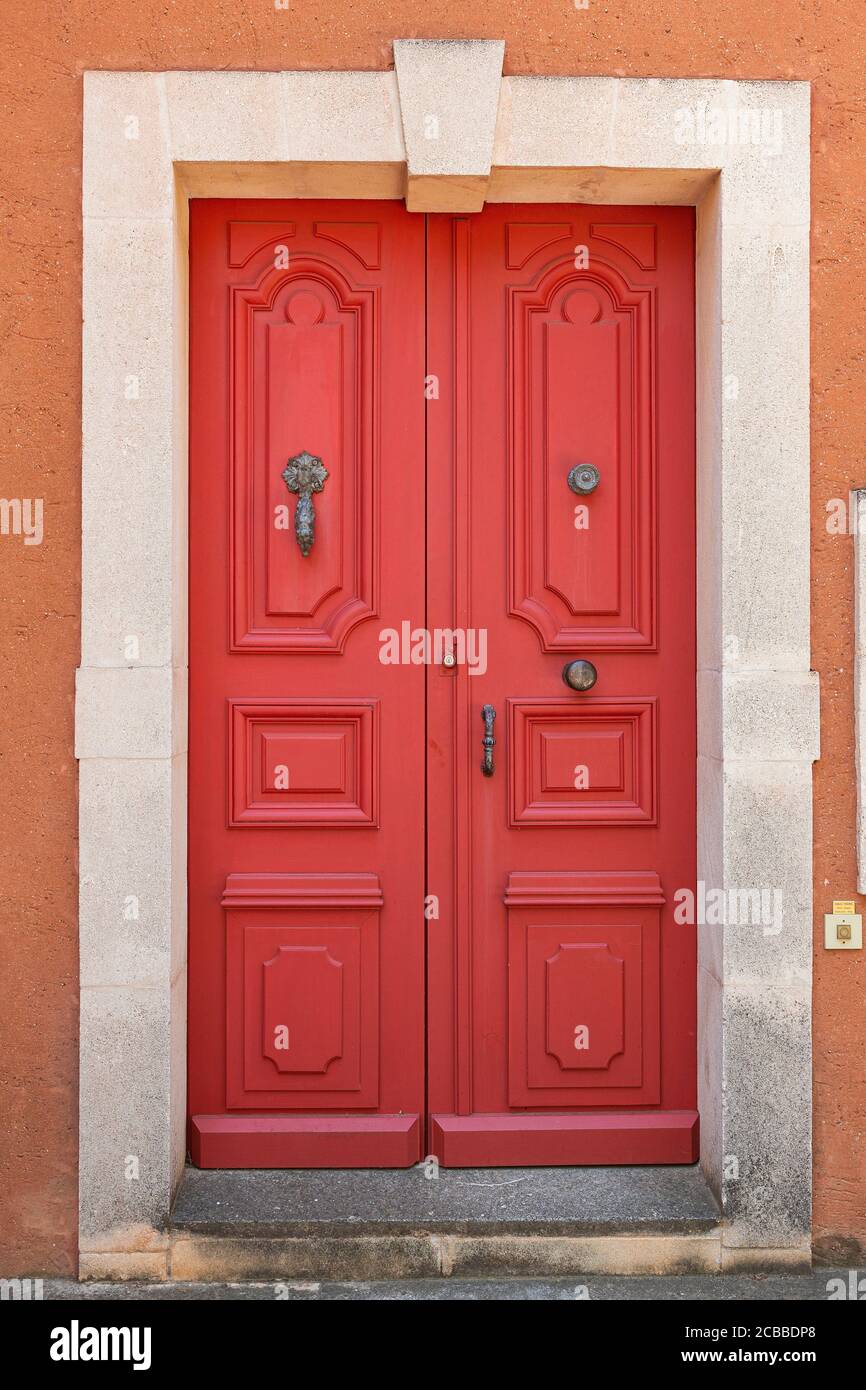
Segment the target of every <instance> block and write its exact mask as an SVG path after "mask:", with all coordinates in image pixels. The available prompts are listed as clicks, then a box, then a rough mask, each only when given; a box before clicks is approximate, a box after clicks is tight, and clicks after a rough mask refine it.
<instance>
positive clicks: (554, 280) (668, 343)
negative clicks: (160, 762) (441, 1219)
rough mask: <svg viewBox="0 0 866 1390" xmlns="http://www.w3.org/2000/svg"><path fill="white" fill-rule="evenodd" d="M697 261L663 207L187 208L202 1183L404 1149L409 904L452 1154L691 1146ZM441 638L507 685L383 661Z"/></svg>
mask: <svg viewBox="0 0 866 1390" xmlns="http://www.w3.org/2000/svg"><path fill="white" fill-rule="evenodd" d="M425 235H426V240H427V256H426V286H425V255H424V246H425ZM584 247H585V248H586V249H587V250H588V253H589V261H588V264H584V263H583V259H582V248H584ZM576 252H577V253H578V256H577V263H576V261H575V255H576ZM693 257H694V246H693V214H692V212H691V211H690V210H688V209H680V208H669V209H658V208H649V209H648V208H643V209H642V208H621V209H618V208H604V209H599V208H587V207H577V206H574V207H572V206H563V205H556V206H553V207H546V208H545V207H526V206H501V205H500V206H491V207H488V208H487V209H485V211H484V212H483V213H481V214H479V215H477V216H472V217H451V216H447V217H446V216H433V217H430V218H428V219H422V218H419V217H415V216H412V215H410V214H408V213H406V212H405V210H404V209H403V208H402V207H400V206H398V205H396V204H390V203H356V204H355V203H338V202H326V203H320V204H316V203H309V202H291V203H289V202H286V203H281V202H278V201H268V202H262V203H249V202H244V201H240V200H238V201H222V202H208V203H205V202H194V203H193V205H192V213H191V371H190V392H191V414H190V471H191V482H190V536H191V540H190V574H191V578H190V652H191V658H190V666H191V676H190V757H189V777H190V832H189V874H190V1073H189V1094H190V1105H191V1116H192V1119H191V1125H190V1144H191V1153H192V1155H193V1159H194V1161H196V1162H201V1163H202V1164H206V1165H211V1166H220V1165H222V1164H231V1165H234V1164H237V1165H238V1166H281V1165H282V1164H286V1165H294V1164H299V1165H307V1164H309V1165H313V1166H319V1165H322V1166H329V1165H331V1164H334V1165H335V1166H353V1165H357V1164H360V1165H371V1166H377V1165H386V1166H390V1165H399V1164H407V1163H411V1162H414V1161H416V1160H417V1159H418V1157H420V1156H421V1153H422V1147H421V1143H422V1139H421V1134H422V1131H421V1126H420V1123H419V1116H421V1115H422V1113H423V1112H424V1110H425V1106H424V1095H423V1089H424V1065H423V1064H424V1051H423V1025H422V1019H423V1009H424V973H423V944H424V941H423V933H424V927H423V921H422V904H423V903H424V901H425V894H426V895H427V896H426V903H427V909H426V918H427V920H426V941H427V952H428V956H427V961H428V963H427V972H428V974H427V990H428V1035H427V1048H428V1056H429V1069H428V1077H427V1089H428V1096H427V1106H426V1109H427V1111H428V1113H431V1114H432V1115H433V1116H434V1120H433V1122H432V1123H431V1124H430V1125H429V1127H428V1132H427V1137H426V1149H427V1151H431V1152H436V1153H438V1154H439V1157H440V1158H441V1160H442V1161H443V1162H445V1163H452V1164H476V1163H482V1164H487V1163H490V1164H496V1163H500V1164H502V1163H526V1164H533V1163H538V1164H549V1163H569V1164H571V1163H604V1162H611V1163H626V1162H628V1163H631V1162H647V1163H649V1162H691V1161H693V1160H694V1157H695V1147H694V1146H695V1143H696V1132H697V1127H696V1113H695V1104H696V1100H695V1090H696V1087H695V969H696V959H695V957H696V951H695V938H694V931H693V929H690V928H686V927H680V926H677V925H676V924H675V923H674V922H673V916H672V911H673V899H674V894H675V892H676V890H677V889H678V888H682V887H690V886H693V884H694V876H695V752H696V748H695V744H696V739H695V695H694V685H695V601H694V443H693V440H694V396H693V380H694V347H693V328H692V324H693ZM425 293H426V306H425ZM425 316H426V330H425ZM425 331H426V350H425V343H424V334H425ZM425 379H426V384H427V390H426V392H425V391H423V390H422V384H423V383H424V382H425ZM425 397H426V421H425ZM302 449H307V450H310V451H311V452H313V453H316V454H319V455H321V456H322V457H323V458H324V460H325V464H326V466H327V467H328V470H329V475H330V476H329V478H328V480H327V483H326V486H325V488H324V490H323V491H322V492H321V493H319V494H318V495H317V496H316V498H315V507H316V539H315V543H314V547H313V551H312V553H311V554H310V555H309V556H307V557H304V556H302V555H301V553H300V551H299V549H298V547H297V544H296V542H295V537H294V533H293V529H292V521H293V517H294V511H295V505H296V500H295V498H293V497H290V496H289V494H288V493H287V491H286V488H285V484H284V482H283V481H282V478H281V476H280V475H281V472H282V469H283V467H284V466H285V463H286V461H287V459H288V457H289V456H290V455H291V454H293V453H297V452H300V451H301V450H302ZM425 449H426V457H427V458H428V459H429V464H428V465H427V467H426V479H427V482H426V498H425V495H424V491H423V488H422V486H421V482H422V474H423V472H424V469H425ZM579 462H584V463H592V464H593V465H594V466H596V467H597V468H598V469H599V470H600V472H601V476H602V482H601V484H600V486H599V488H598V489H597V491H596V492H595V493H593V494H592V495H590V496H589V497H586V498H580V497H578V496H576V495H575V494H574V493H572V492H571V491H570V490H569V489H568V487H567V485H566V477H567V474H568V470H569V468H571V467H572V466H573V465H574V464H575V463H579ZM425 511H426V519H425ZM425 556H426V620H425V617H424V614H425V575H424V566H425ZM425 622H426V628H427V630H428V631H432V632H433V633H435V632H436V630H449V631H452V632H454V631H456V632H457V633H458V634H461V635H462V634H465V633H466V632H467V631H475V632H477V633H479V634H481V635H482V638H483V639H484V645H483V650H484V655H485V658H486V666H485V668H484V669H483V671H482V670H480V669H479V671H478V673H477V674H473V673H471V672H470V669H469V668H468V667H467V665H466V664H465V663H463V662H460V661H458V664H457V665H456V666H455V667H453V668H446V667H444V666H442V665H441V664H439V663H437V664H436V665H430V666H428V667H427V670H426V673H425V670H424V667H423V666H421V665H419V664H416V663H414V662H403V663H399V664H396V665H391V664H383V663H382V661H381V660H380V633H381V632H382V631H383V630H384V629H386V628H389V629H395V630H397V631H398V632H399V631H400V630H401V629H402V628H403V626H404V624H408V626H409V628H410V630H411V629H412V628H414V627H422V626H423V625H424V624H425ZM578 656H586V657H589V658H591V659H592V660H593V661H594V662H595V664H596V666H597V668H598V673H599V675H598V683H597V685H596V687H595V688H594V689H593V690H592V691H591V693H587V694H584V695H579V694H576V693H574V692H572V691H570V690H568V689H567V688H566V686H565V685H564V684H563V682H562V679H561V671H562V666H563V663H564V661H566V660H569V659H572V658H574V657H578ZM425 682H426V726H425V704H424V702H425ZM488 702H489V703H492V704H493V705H494V706H495V707H496V710H497V716H498V717H497V722H496V729H495V737H496V740H497V741H496V745H495V750H494V755H495V765H496V771H495V775H494V776H493V777H492V778H490V779H487V778H484V777H483V776H482V774H481V769H480V762H481V736H482V732H483V730H482V723H481V718H480V711H481V707H482V705H483V704H485V703H488ZM425 727H426V741H425ZM578 773H579V774H580V775H579V776H578ZM425 777H426V786H427V795H426V806H425V800H424V792H423V788H424V783H425ZM425 812H426V827H427V855H428V874H427V878H426V881H425V879H424V873H423V849H424V846H423V840H424V823H425Z"/></svg>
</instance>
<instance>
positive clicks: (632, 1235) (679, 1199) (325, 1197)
mask: <svg viewBox="0 0 866 1390" xmlns="http://www.w3.org/2000/svg"><path fill="white" fill-rule="evenodd" d="M429 1172H430V1170H429V1169H428V1168H425V1166H424V1165H423V1164H422V1165H419V1166H417V1167H415V1168H409V1169H396V1170H390V1169H388V1170H383V1169H351V1170H333V1169H330V1170H321V1169H320V1170H309V1171H300V1170H290V1171H244V1172H241V1171H218V1172H217V1171H209V1172H205V1171H201V1170H198V1169H195V1168H189V1169H187V1171H186V1173H185V1176H184V1180H183V1183H182V1184H181V1188H180V1191H179V1194H178V1197H177V1200H176V1202H175V1206H174V1210H173V1212H172V1217H171V1226H170V1232H169V1252H168V1271H169V1277H170V1278H172V1279H175V1280H218V1281H237V1280H280V1279H282V1280H313V1281H316V1280H328V1281H330V1282H351V1281H357V1280H364V1281H370V1280H404V1279H425V1278H434V1279H435V1278H442V1277H443V1276H444V1277H455V1276H456V1277H461V1278H490V1277H527V1278H534V1279H546V1278H553V1277H564V1276H570V1275H572V1274H631V1275H654V1274H703V1273H710V1272H716V1271H718V1270H719V1269H721V1268H722V1264H723V1259H722V1243H721V1227H720V1222H719V1211H718V1208H717V1206H716V1203H715V1200H714V1198H713V1197H712V1194H711V1193H710V1191H709V1189H708V1187H707V1185H706V1182H705V1180H704V1178H703V1175H702V1174H701V1172H700V1170H699V1169H698V1168H696V1167H694V1168H678V1167H657V1168H651V1167H647V1168H517V1169H507V1168H494V1169H468V1168H459V1169H458V1168H452V1169H439V1170H438V1174H436V1176H434V1177H432V1178H431V1177H430V1176H429Z"/></svg>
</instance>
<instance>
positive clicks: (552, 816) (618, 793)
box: [508, 696, 657, 826]
mask: <svg viewBox="0 0 866 1390" xmlns="http://www.w3.org/2000/svg"><path fill="white" fill-rule="evenodd" d="M655 717H656V709H655V700H654V699H647V700H614V699H609V698H606V697H595V698H594V697H592V696H577V697H575V698H574V699H562V700H509V701H508V720H509V750H510V756H509V776H510V823H511V825H513V826H521V825H545V826H552V825H564V826H573V825H608V826H613V825H634V824H641V825H655V823H656V799H657V798H656V755H655V741H656V740H655Z"/></svg>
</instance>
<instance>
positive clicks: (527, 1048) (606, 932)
mask: <svg viewBox="0 0 866 1390" xmlns="http://www.w3.org/2000/svg"><path fill="white" fill-rule="evenodd" d="M527 880H530V882H529V885H528V886H527ZM661 903H662V897H661V892H660V889H659V886H658V879H657V878H656V876H655V875H652V874H647V875H633V874H628V873H609V874H582V873H572V872H565V873H561V874H556V873H551V874H544V873H538V874H535V875H526V874H512V875H510V876H509V891H508V893H507V895H506V904H507V908H508V971H509V1005H508V1044H509V1060H508V1096H509V1103H510V1104H511V1105H515V1106H527V1107H533V1108H536V1107H537V1108H543V1107H545V1106H556V1107H564V1106H569V1105H578V1106H581V1107H586V1106H593V1105H638V1104H644V1105H646V1104H656V1103H658V1101H659V1099H660V1094H659V1061H660V1040H659V1001H658V980H659V911H660V907H661Z"/></svg>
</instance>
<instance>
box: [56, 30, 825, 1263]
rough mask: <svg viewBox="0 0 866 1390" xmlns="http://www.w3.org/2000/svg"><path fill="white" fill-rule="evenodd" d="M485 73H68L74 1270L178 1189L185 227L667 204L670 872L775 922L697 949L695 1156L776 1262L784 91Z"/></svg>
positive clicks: (794, 1229)
mask: <svg viewBox="0 0 866 1390" xmlns="http://www.w3.org/2000/svg"><path fill="white" fill-rule="evenodd" d="M502 49H503V45H502V44H500V43H491V42H486V41H479V42H453V43H451V42H426V41H412V42H405V43H395V57H396V71H395V72H373V73H369V72H368V73H353V72H306V73H292V72H286V73H268V72H258V73H225V72H169V73H147V72H137V73H125V72H113V73H112V72H88V73H86V74H85V77H84V337H83V521H82V546H83V557H82V565H83V600H82V603H83V613H82V624H83V636H82V664H81V669H80V671H79V673H78V685H77V742H76V753H77V756H78V757H79V759H80V760H81V766H80V934H81V1100H80V1114H81V1124H80V1170H79V1174H80V1231H81V1251H82V1262H81V1271H82V1274H83V1275H87V1274H98V1273H103V1274H106V1273H107V1274H109V1275H117V1274H123V1273H127V1274H154V1275H157V1276H159V1275H164V1274H165V1273H166V1270H167V1248H168V1237H167V1235H166V1223H167V1217H168V1212H169V1209H170V1204H171V1200H172V1195H173V1191H174V1189H175V1186H176V1183H177V1181H178V1179H179V1176H180V1174H181V1172H182V1169H183V1163H184V1152H185V1071H186V1005H185V996H186V882H185V876H186V669H187V635H186V620H187V614H186V607H187V580H186V552H187V517H186V490H187V351H186V343H187V281H186V262H187V201H188V198H189V197H190V196H227V195H238V196H274V197H276V196H279V197H305V196H307V197H309V196H316V197H322V196H331V197H347V196H348V197H401V196H407V198H408V204H409V206H410V207H413V208H415V209H418V210H423V209H425V208H434V209H436V210H443V211H447V210H453V211H465V210H467V209H471V208H473V207H479V206H481V205H482V204H483V201H484V199H485V197H486V198H487V199H489V200H493V201H526V202H535V201H582V202H598V203H605V202H627V203H634V204H640V203H645V202H650V203H680V204H689V203H692V204H695V205H696V207H697V271H696V275H697V363H698V366H697V419H698V424H697V445H698V447H697V456H698V557H699V558H698V572H699V577H698V625H699V642H698V651H699V656H698V667H699V670H698V709H699V734H698V744H699V773H698V787H699V869H698V872H699V878H700V879H702V880H703V881H705V882H706V883H707V884H708V885H711V886H714V887H732V888H742V887H766V888H775V889H778V890H779V891H781V893H782V894H783V900H782V901H783V903H784V912H783V922H782V927H781V930H780V931H779V932H778V933H776V934H773V933H765V932H764V931H763V930H762V929H761V928H760V927H758V928H755V927H748V928H731V927H728V928H726V929H725V930H724V932H722V931H720V930H719V929H718V928H716V929H713V928H703V929H701V930H700V970H699V1009H700V1026H699V1085H700V1107H701V1114H702V1134H703V1145H702V1159H701V1161H702V1164H703V1167H704V1170H705V1172H706V1173H707V1176H708V1178H709V1180H710V1182H711V1184H712V1186H713V1187H714V1189H715V1190H716V1192H717V1193H718V1194H719V1195H720V1197H721V1200H722V1203H723V1212H724V1217H725V1221H724V1229H723V1234H722V1247H721V1249H722V1253H721V1256H720V1265H721V1267H723V1268H727V1267H730V1266H732V1265H734V1264H737V1263H742V1262H743V1261H748V1260H751V1261H755V1260H757V1261H759V1262H760V1261H764V1262H778V1261H779V1260H782V1261H785V1260H793V1261H797V1260H802V1259H804V1258H808V1244H809V1233H810V1224H811V1213H810V1192H811V1047H810V1029H811V864H812V834H811V763H812V761H813V759H814V758H815V757H817V753H818V700H817V693H818V692H817V678H816V677H815V676H814V674H812V673H810V669H809V508H808V502H809V379H808V350H809V86H808V84H806V83H796V82H730V81H725V82H716V81H705V80H691V79H690V80H684V81H667V80H665V81H662V80H657V79H617V78H578V77H557V78H545V77H505V78H502V77H501V64H502ZM455 94H456V97H457V99H455ZM431 109H432V110H433V111H434V112H436V113H437V114H438V115H439V116H440V121H439V130H438V138H437V140H436V142H435V143H434V142H432V141H430V140H427V141H426V142H425V140H424V139H422V133H424V132H426V129H427V126H425V124H424V122H425V119H426V118H427V117H428V116H429V114H430V112H431ZM686 110H688V111H691V112H692V113H693V117H694V120H695V128H694V130H693V134H694V135H696V136H697V137H700V135H701V133H702V129H701V120H702V119H704V120H705V119H706V116H707V114H708V113H710V112H712V111H715V110H719V111H723V112H726V113H728V114H729V115H730V114H731V113H733V115H734V120H735V121H736V119H738V117H739V116H740V115H742V116H744V117H746V118H748V117H749V116H751V118H752V119H757V120H758V121H760V113H761V112H769V113H771V115H770V118H769V120H768V124H767V125H766V127H765V130H764V133H765V135H766V134H768V133H769V134H770V136H771V139H770V143H769V144H767V143H760V142H759V143H753V142H752V140H751V138H750V137H748V136H747V138H746V140H745V141H742V139H741V138H740V135H737V136H736V137H735V138H732V136H733V132H734V129H735V126H734V125H732V126H731V127H730V128H729V129H728V133H727V137H726V138H725V140H724V141H723V142H722V143H713V144H711V143H705V142H702V141H701V139H700V138H695V139H693V140H692V141H689V140H688V129H687V128H686V126H685V124H684V123H685V120H686V118H685V117H684V116H683V115H682V113H683V112H684V111H686ZM701 111H703V112H704V117H703V118H702V117H701V116H700V114H699V113H700V112H701ZM497 113H498V114H497ZM756 113H758V114H757V116H756ZM772 113H778V116H776V115H774V114H772ZM713 119H714V120H715V119H716V118H713ZM494 122H495V133H494ZM759 128H760V127H759V126H756V127H755V129H756V130H757V129H759ZM743 129H745V130H747V131H748V129H749V127H748V125H746V126H744V127H743ZM715 130H716V133H718V127H715ZM684 134H685V137H686V138H685V140H684V139H683V136H684ZM407 150H408V152H409V153H408V159H407V153H406V151H407ZM130 639H134V640H133V641H130ZM135 644H137V646H136V645H135ZM136 913H137V916H136ZM136 1174H137V1176H136Z"/></svg>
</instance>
